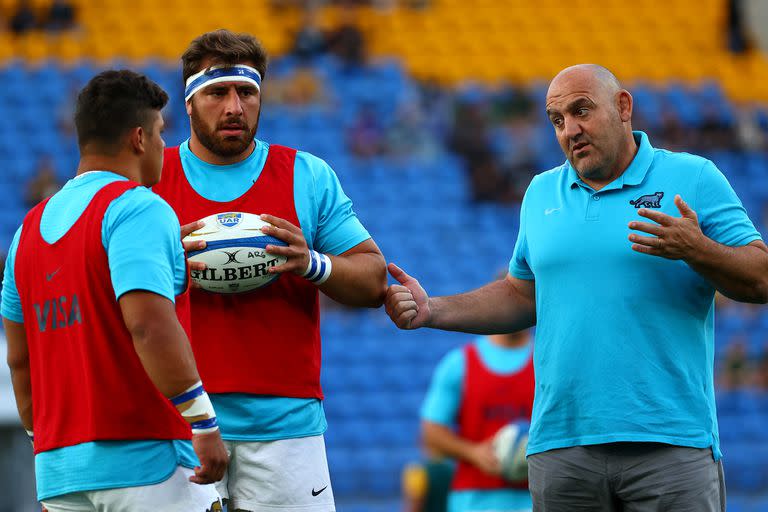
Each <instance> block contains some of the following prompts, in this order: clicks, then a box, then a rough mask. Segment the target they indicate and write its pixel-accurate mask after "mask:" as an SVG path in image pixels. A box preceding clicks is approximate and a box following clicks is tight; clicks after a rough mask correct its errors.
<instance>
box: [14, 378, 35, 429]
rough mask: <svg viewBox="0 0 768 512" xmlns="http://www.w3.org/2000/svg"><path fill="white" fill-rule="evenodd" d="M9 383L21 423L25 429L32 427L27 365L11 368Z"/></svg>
mask: <svg viewBox="0 0 768 512" xmlns="http://www.w3.org/2000/svg"><path fill="white" fill-rule="evenodd" d="M11 384H12V385H13V395H14V397H15V398H16V409H17V410H18V411H19V418H20V419H21V424H22V425H23V426H24V428H25V429H26V430H33V428H32V378H31V376H30V372H29V366H27V367H26V368H11Z"/></svg>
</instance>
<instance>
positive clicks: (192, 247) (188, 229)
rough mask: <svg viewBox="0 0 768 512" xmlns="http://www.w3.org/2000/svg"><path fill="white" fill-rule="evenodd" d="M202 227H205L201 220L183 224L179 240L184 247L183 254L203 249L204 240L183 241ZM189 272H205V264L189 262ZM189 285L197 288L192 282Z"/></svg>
mask: <svg viewBox="0 0 768 512" xmlns="http://www.w3.org/2000/svg"><path fill="white" fill-rule="evenodd" d="M203 226H205V222H203V221H201V220H197V221H195V222H190V223H189V224H184V225H183V226H181V240H182V242H181V245H183V246H184V252H190V251H199V250H200V249H205V241H204V240H194V241H191V242H184V241H183V240H184V239H185V238H186V237H187V235H189V234H190V233H193V232H195V231H197V230H198V229H200V228H202V227H203ZM189 270H205V263H203V262H202V261H190V262H189ZM190 283H191V285H192V286H198V285H197V283H195V282H194V281H191V280H190Z"/></svg>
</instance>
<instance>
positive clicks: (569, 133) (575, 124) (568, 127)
mask: <svg viewBox="0 0 768 512" xmlns="http://www.w3.org/2000/svg"><path fill="white" fill-rule="evenodd" d="M563 122H564V123H565V127H564V128H563V135H565V136H566V137H568V138H569V139H573V138H574V137H577V136H579V135H581V132H582V130H581V123H579V121H578V120H577V119H565V120H564V121H563Z"/></svg>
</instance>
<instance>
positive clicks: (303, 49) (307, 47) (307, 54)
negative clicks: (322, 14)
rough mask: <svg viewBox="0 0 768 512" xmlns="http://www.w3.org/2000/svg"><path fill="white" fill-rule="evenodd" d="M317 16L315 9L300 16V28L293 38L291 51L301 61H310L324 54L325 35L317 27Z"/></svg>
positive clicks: (307, 10)
mask: <svg viewBox="0 0 768 512" xmlns="http://www.w3.org/2000/svg"><path fill="white" fill-rule="evenodd" d="M317 16H318V14H317V10H316V9H306V10H305V11H304V12H303V14H302V17H303V19H302V23H301V28H300V29H299V30H298V32H296V34H295V36H294V39H293V50H292V53H293V55H295V56H296V57H298V58H299V59H301V60H311V59H313V58H314V57H317V56H318V55H322V54H323V53H325V50H326V47H327V44H326V40H325V33H323V31H322V30H321V29H320V27H319V25H318V21H317Z"/></svg>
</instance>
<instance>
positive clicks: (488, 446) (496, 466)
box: [469, 441, 501, 476]
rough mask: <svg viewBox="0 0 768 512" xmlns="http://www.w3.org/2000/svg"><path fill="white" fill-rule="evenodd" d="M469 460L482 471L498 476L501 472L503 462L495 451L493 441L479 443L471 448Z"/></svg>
mask: <svg viewBox="0 0 768 512" xmlns="http://www.w3.org/2000/svg"><path fill="white" fill-rule="evenodd" d="M469 462H470V463H471V464H472V465H473V466H475V467H476V468H478V469H479V470H480V471H482V472H484V473H487V474H489V475H494V476H498V475H500V474H501V463H500V462H499V459H498V458H497V457H496V453H494V451H493V444H492V442H491V441H486V442H483V443H477V444H475V445H474V446H472V447H471V448H470V451H469Z"/></svg>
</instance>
